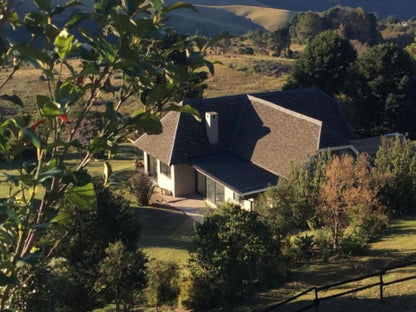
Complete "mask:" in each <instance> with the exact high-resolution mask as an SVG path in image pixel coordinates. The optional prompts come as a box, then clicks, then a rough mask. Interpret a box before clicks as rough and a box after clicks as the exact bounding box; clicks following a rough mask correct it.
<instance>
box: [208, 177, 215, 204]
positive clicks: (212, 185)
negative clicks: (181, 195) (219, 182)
mask: <svg viewBox="0 0 416 312" xmlns="http://www.w3.org/2000/svg"><path fill="white" fill-rule="evenodd" d="M206 198H207V199H208V200H209V201H211V202H213V203H214V204H215V182H214V181H212V180H211V179H210V178H208V177H207V196H206Z"/></svg>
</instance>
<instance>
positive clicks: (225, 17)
mask: <svg viewBox="0 0 416 312" xmlns="http://www.w3.org/2000/svg"><path fill="white" fill-rule="evenodd" d="M195 6H196V8H197V10H198V12H192V11H189V10H178V11H174V12H172V14H171V15H170V17H169V19H168V20H167V24H168V25H170V26H174V27H175V28H176V29H177V31H178V32H179V33H183V34H194V33H198V34H200V35H205V36H213V35H217V34H218V33H220V32H221V31H227V32H229V33H230V34H234V35H238V34H243V33H246V32H248V31H253V30H255V29H261V30H270V31H273V30H276V29H278V28H279V27H281V26H283V25H284V24H285V23H286V22H287V20H288V19H289V17H290V16H291V14H292V13H291V12H290V11H288V10H279V9H273V8H266V7H261V6H258V7H256V6H243V5H227V6H202V5H195Z"/></svg>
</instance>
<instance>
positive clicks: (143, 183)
mask: <svg viewBox="0 0 416 312" xmlns="http://www.w3.org/2000/svg"><path fill="white" fill-rule="evenodd" d="M127 187H128V188H129V191H130V193H132V194H133V195H134V196H136V199H137V203H138V205H139V206H146V205H148V204H149V200H150V198H151V197H152V195H153V191H154V188H155V187H154V185H153V181H152V180H151V179H150V178H149V177H148V176H147V175H146V174H145V173H143V172H140V171H138V172H137V173H136V174H135V175H134V176H132V177H131V178H130V179H129V180H128V181H127Z"/></svg>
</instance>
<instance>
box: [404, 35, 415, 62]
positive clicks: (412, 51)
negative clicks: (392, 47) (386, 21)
mask: <svg viewBox="0 0 416 312" xmlns="http://www.w3.org/2000/svg"><path fill="white" fill-rule="evenodd" d="M413 41H414V42H413V43H411V44H409V45H408V46H407V47H406V48H405V50H406V52H407V53H409V54H410V55H411V56H412V57H413V59H415V60H416V37H415V39H414V40H413Z"/></svg>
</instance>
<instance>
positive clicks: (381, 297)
mask: <svg viewBox="0 0 416 312" xmlns="http://www.w3.org/2000/svg"><path fill="white" fill-rule="evenodd" d="M383 274H384V271H380V299H383Z"/></svg>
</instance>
